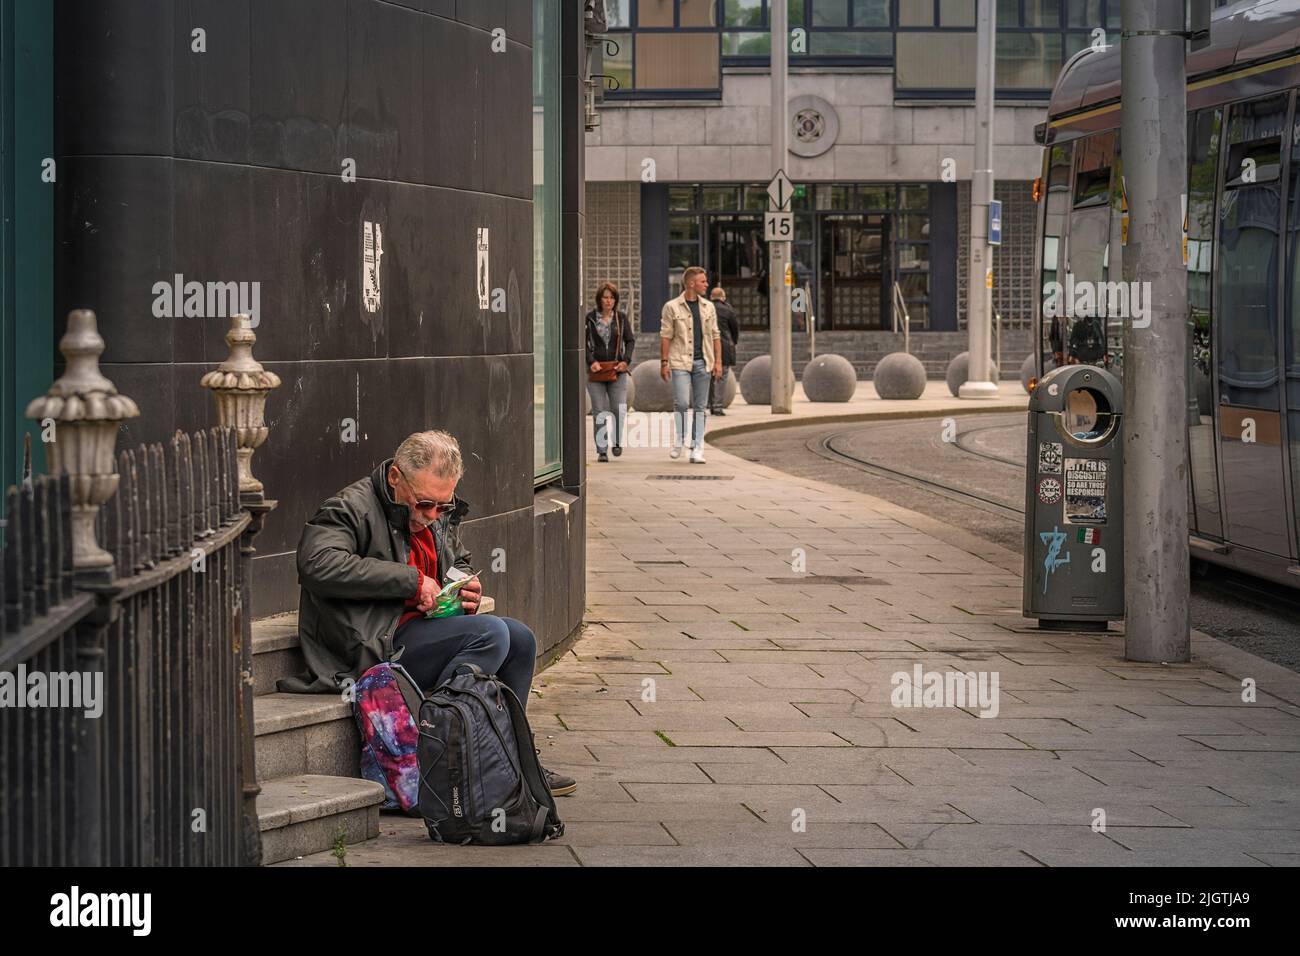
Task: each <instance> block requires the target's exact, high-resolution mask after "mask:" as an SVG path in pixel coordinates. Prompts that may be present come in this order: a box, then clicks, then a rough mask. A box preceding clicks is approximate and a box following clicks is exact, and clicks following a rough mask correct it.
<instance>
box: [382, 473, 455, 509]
mask: <svg viewBox="0 0 1300 956" xmlns="http://www.w3.org/2000/svg"><path fill="white" fill-rule="evenodd" d="M393 467H394V468H397V473H398V474H399V475H401V476H402V480H403V481H404V482H406V487H408V488H410V489H411V492H412V493H414V492H415V486H414V485H412V484H411V479H410V478H407V477H406V472H404V471H402V469H401V468H398V466H397V465H393ZM415 507H416V509H417V510H419V511H432V512H434V513H435V514H439V515H444V514H448V513H450V512H452V511H455V510H456V499H455V498H452V500H451V501H429V500H428V499H422V500H420V501H417V502H416V503H415Z"/></svg>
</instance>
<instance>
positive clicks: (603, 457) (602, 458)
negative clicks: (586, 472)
mask: <svg viewBox="0 0 1300 956" xmlns="http://www.w3.org/2000/svg"><path fill="white" fill-rule="evenodd" d="M596 461H609V455H606V454H605V453H604V452H603V451H602V452H601V453H600V454H599V455H597V456H596Z"/></svg>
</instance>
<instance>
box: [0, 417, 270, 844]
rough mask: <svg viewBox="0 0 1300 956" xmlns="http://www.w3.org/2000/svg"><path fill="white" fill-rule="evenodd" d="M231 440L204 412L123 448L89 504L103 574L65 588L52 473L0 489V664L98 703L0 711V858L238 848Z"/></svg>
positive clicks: (239, 622) (237, 571)
mask: <svg viewBox="0 0 1300 956" xmlns="http://www.w3.org/2000/svg"><path fill="white" fill-rule="evenodd" d="M235 451H236V441H235V437H234V434H233V431H232V430H229V429H212V430H210V431H200V432H196V433H194V434H193V435H185V434H180V433H178V434H177V435H176V437H175V438H173V439H172V440H171V441H170V442H169V443H168V444H167V446H166V447H164V446H163V445H161V444H155V445H148V446H145V445H141V446H139V447H138V448H137V449H134V450H129V451H125V452H122V453H121V455H120V456H119V467H118V473H119V475H120V478H119V485H118V490H117V493H116V494H115V495H114V496H113V497H112V498H111V499H109V501H108V502H107V503H106V504H105V506H104V507H103V508H101V510H100V513H99V520H98V532H99V535H98V536H99V540H100V541H101V543H102V544H103V546H104V548H105V549H106V550H107V551H109V552H110V553H111V554H112V555H113V559H114V569H115V570H114V573H113V575H112V576H111V577H108V576H105V577H104V578H102V579H101V580H99V581H95V582H91V581H81V582H79V583H78V585H77V586H75V587H74V585H73V573H72V548H71V535H70V531H69V521H68V517H69V512H70V504H69V494H68V478H67V476H60V477H59V478H52V477H42V478H38V479H36V480H35V481H34V482H33V483H32V487H31V488H30V489H27V488H24V489H18V488H11V489H10V490H9V494H8V499H7V513H8V515H9V519H8V525H7V528H6V532H7V538H6V542H5V547H4V568H5V574H4V578H5V589H4V603H5V621H4V630H3V636H2V637H0V671H10V672H12V673H13V674H14V675H15V678H17V676H18V675H19V674H24V675H27V676H28V679H29V680H30V679H32V678H31V675H40V676H39V677H37V678H36V679H37V680H40V679H41V678H44V679H45V681H46V682H47V686H48V687H49V688H51V689H52V688H54V687H55V686H56V683H57V684H59V685H61V686H62V687H63V688H64V690H65V691H67V690H70V689H71V688H72V686H73V685H74V684H75V683H76V682H78V681H81V686H82V690H83V693H84V692H85V691H86V690H88V689H89V688H91V687H92V686H93V685H92V684H90V683H86V682H87V681H92V682H93V681H94V680H96V679H97V680H99V681H101V684H100V688H101V690H100V692H99V693H98V694H97V695H95V696H96V697H97V700H96V706H97V707H98V708H100V710H101V712H100V713H98V714H92V713H89V709H88V708H87V707H86V706H84V705H85V704H86V703H87V700H86V699H84V698H83V699H81V700H79V701H75V702H74V701H72V700H70V699H69V697H68V695H67V694H66V693H64V694H62V695H60V697H58V698H54V697H51V698H49V699H47V700H46V701H45V704H46V705H45V706H37V707H23V708H13V707H6V708H4V709H3V710H0V793H2V794H3V801H2V802H0V866H10V865H42V864H46V865H62V864H77V865H100V864H107V865H150V864H177V865H187V864H188V865H195V864H200V865H201V864H208V865H212V864H218V865H220V864H236V863H241V862H249V861H247V860H245V859H244V855H245V847H244V845H243V831H244V821H243V820H242V819H241V815H242V813H243V801H242V797H241V793H242V790H243V784H244V779H243V774H244V768H243V767H242V765H241V745H242V740H241V734H242V732H243V731H242V727H241V705H240V699H241V696H242V692H243V681H242V679H241V672H242V670H243V664H242V651H243V647H242V645H243V633H244V628H243V623H244V622H243V613H244V595H243V581H244V569H243V567H242V564H241V562H243V561H244V560H246V557H245V556H244V555H242V554H241V547H240V546H241V540H240V539H241V536H242V535H243V534H244V533H245V531H246V529H248V526H249V524H250V521H251V518H250V515H249V514H248V512H246V511H244V510H243V509H242V508H241V507H240V499H239V483H238V470H237V464H236V455H235ZM81 675H88V676H85V677H83V676H81ZM92 693H93V691H92ZM73 703H79V704H81V705H82V706H80V707H77V706H71V705H72V704H73ZM252 862H255V861H252Z"/></svg>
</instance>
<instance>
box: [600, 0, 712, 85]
mask: <svg viewBox="0 0 1300 956" xmlns="http://www.w3.org/2000/svg"><path fill="white" fill-rule="evenodd" d="M726 4H727V7H730V6H731V5H732V3H731V0H726ZM719 8H720V2H719V0H614V2H611V3H607V4H606V8H605V13H606V17H607V22H608V24H609V37H610V39H612V40H613V41H614V47H616V49H608V48H607V49H606V52H605V73H606V74H608V75H610V76H612V77H614V78H615V80H616V81H617V83H618V88H617V89H614V90H609V91H607V92H608V94H609V95H611V96H614V97H618V96H623V97H645V96H711V97H716V96H718V95H720V94H721V92H722V71H721V68H720V62H719V54H720V43H721V38H720V36H719V32H718V27H719V21H718V16H719Z"/></svg>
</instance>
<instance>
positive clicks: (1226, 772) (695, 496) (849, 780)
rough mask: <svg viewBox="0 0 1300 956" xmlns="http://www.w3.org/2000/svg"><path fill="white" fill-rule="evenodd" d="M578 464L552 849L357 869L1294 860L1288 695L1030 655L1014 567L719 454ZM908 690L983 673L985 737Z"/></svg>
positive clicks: (964, 539)
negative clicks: (583, 580) (578, 575)
mask: <svg viewBox="0 0 1300 956" xmlns="http://www.w3.org/2000/svg"><path fill="white" fill-rule="evenodd" d="M1021 394H1022V395H1023V393H1021ZM951 404H953V405H955V404H956V403H951ZM965 404H966V405H967V406H969V405H970V403H965ZM981 407H983V406H981ZM757 411H758V410H755V412H757ZM764 412H765V410H764ZM737 417H739V416H737ZM730 418H731V416H728V419H730ZM714 422H718V423H726V422H727V420H719V419H713V420H711V424H712V423H714ZM589 447H590V446H589ZM589 461H591V464H590V465H589V482H590V484H589V496H590V497H589V504H588V509H589V510H588V514H589V529H588V606H589V609H588V613H587V618H586V620H587V626H586V629H585V633H584V635H583V636H582V638H581V640H580V641H579V642H578V643H577V644H576V645H575V646H574V647H573V648H572V649H571V650H570V651H569V652H568V653H566V654H565V655H564V656H563V657H562V658H561V659H560V660H559V661H557V662H556V663H555V664H554V665H553V666H552V667H550V668H549V669H548V670H546V671H545V672H543V673H542V674H540V675H539V676H538V678H537V681H536V683H535V693H534V697H533V699H532V701H531V702H530V704H529V714H530V717H531V720H532V723H533V728H534V730H535V731H536V733H537V737H538V742H539V745H540V746H541V747H542V755H543V761H544V762H545V763H546V764H547V765H548V766H553V767H556V768H559V769H563V770H565V771H566V772H569V773H571V774H572V775H573V776H575V777H576V778H577V779H578V781H579V790H578V793H577V794H575V795H574V796H571V797H565V798H561V799H560V800H559V808H560V813H561V815H562V818H563V819H564V821H565V824H566V827H567V833H566V835H565V836H564V838H563V839H562V840H560V841H557V842H554V843H550V844H547V845H545V846H539V847H506V848H491V849H484V848H475V847H440V846H437V845H434V844H432V843H430V842H429V840H428V838H427V836H426V834H425V832H424V828H423V826H422V825H421V824H420V823H419V821H416V820H409V819H405V818H399V817H384V818H383V819H382V821H381V835H380V837H379V839H377V840H373V841H370V842H368V843H366V844H364V845H361V846H357V847H352V848H350V849H349V851H348V854H347V861H348V863H349V864H353V865H355V864H406V865H410V864H417V865H453V866H465V865H501V864H505V865H577V864H584V865H612V864H670V865H684V864H761V865H768V864H770V865H795V866H800V865H809V864H813V865H818V866H822V865H837V864H841V865H842V864H867V865H954V864H960V865H970V864H978V865H1015V866H1037V865H1070V864H1096V865H1166V864H1191V865H1211V864H1212V865H1254V866H1258V865H1289V864H1295V863H1297V862H1300V794H1298V793H1297V787H1296V781H1297V780H1300V676H1298V675H1296V674H1294V673H1292V672H1290V671H1287V670H1285V669H1283V668H1280V667H1277V666H1275V665H1272V664H1269V663H1267V662H1265V661H1262V660H1260V659H1258V658H1255V657H1253V656H1251V655H1248V654H1246V653H1244V652H1242V651H1238V650H1235V649H1233V648H1230V647H1227V646H1226V645H1222V644H1219V643H1218V642H1215V641H1211V640H1209V639H1208V638H1206V639H1198V641H1197V643H1196V647H1195V652H1196V660H1195V661H1194V662H1193V663H1191V664H1186V665H1168V666H1164V665H1158V664H1156V665H1142V664H1130V663H1126V662H1125V661H1124V660H1123V637H1122V634H1120V633H1119V632H1118V630H1117V629H1115V627H1114V626H1112V631H1111V632H1110V633H1107V634H1086V633H1077V634H1076V633H1040V632H1038V631H1037V630H1035V629H1032V628H1031V627H1029V626H1028V622H1026V621H1025V620H1024V619H1023V618H1021V616H1020V611H1019V608H1020V571H1019V569H1020V556H1019V555H1018V554H1014V553H1012V552H1009V551H1006V550H1003V549H1000V548H997V547H995V546H992V545H989V544H987V543H985V542H981V541H979V540H977V539H974V538H970V537H968V536H966V535H964V534H962V533H960V532H955V531H952V530H951V529H948V528H946V527H944V526H941V525H939V524H938V523H937V522H934V521H932V520H931V519H929V518H927V517H925V516H924V515H920V514H917V513H914V512H909V511H905V510H902V509H899V508H896V507H894V506H892V505H889V504H887V503H885V502H882V501H880V500H879V499H875V498H871V497H868V496H865V495H862V494H857V493H854V492H850V491H845V490H841V489H839V488H835V487H832V486H829V485H825V484H822V483H819V482H816V481H809V480H802V479H797V478H792V477H790V476H787V475H784V474H782V473H780V472H777V471H774V470H772V469H769V468H766V467H763V466H760V465H755V464H751V463H749V462H745V461H742V460H740V459H737V458H733V457H731V456H728V455H726V454H725V453H722V452H719V451H717V450H716V449H710V450H709V451H708V464H707V465H691V464H688V463H687V461H686V458H685V456H684V455H683V457H682V458H681V459H679V460H677V461H672V460H670V459H669V458H668V454H667V452H666V450H664V449H662V448H653V449H645V450H637V449H629V450H627V451H626V452H625V454H624V455H623V456H622V457H621V458H619V459H615V460H613V461H611V462H610V463H609V464H596V463H595V462H594V455H592V457H591V458H589ZM665 476H671V477H665ZM706 477H708V478H711V479H714V480H700V479H703V478H706ZM687 478H689V479H695V480H681V479H687ZM804 562H806V564H805V563H804ZM916 665H920V666H921V667H922V668H923V670H924V671H927V672H930V671H938V672H953V671H961V672H967V671H974V672H977V673H982V674H984V675H985V676H988V677H992V676H993V675H996V676H997V678H998V683H999V692H1000V693H999V695H998V710H997V716H995V717H985V718H981V717H979V716H977V714H978V707H977V706H975V705H971V704H968V705H967V706H966V707H964V708H956V707H895V706H894V705H893V704H892V703H891V693H892V692H893V690H894V684H893V681H892V677H893V675H895V674H897V673H900V672H902V673H904V674H906V675H908V676H909V678H910V676H911V675H912V674H913V669H914V667H915V666H916ZM1244 678H1252V679H1253V680H1254V681H1256V682H1257V685H1258V691H1257V695H1258V696H1257V700H1256V702H1255V703H1244V702H1243V701H1242V680H1243V679H1244ZM1103 825H1104V829H1101V827H1102V826H1103ZM300 862H301V863H305V864H316V865H334V864H335V862H336V861H335V860H334V859H333V858H331V857H330V856H329V855H327V854H318V855H316V856H314V857H309V858H307V859H305V860H303V861H300Z"/></svg>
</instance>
